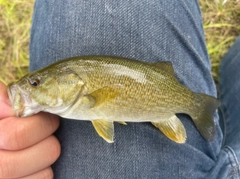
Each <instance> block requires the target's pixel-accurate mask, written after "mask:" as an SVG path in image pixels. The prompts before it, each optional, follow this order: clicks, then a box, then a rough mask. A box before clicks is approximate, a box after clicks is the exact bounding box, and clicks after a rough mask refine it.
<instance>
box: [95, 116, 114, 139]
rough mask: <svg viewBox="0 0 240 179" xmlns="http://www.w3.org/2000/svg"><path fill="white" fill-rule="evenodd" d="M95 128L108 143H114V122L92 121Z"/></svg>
mask: <svg viewBox="0 0 240 179" xmlns="http://www.w3.org/2000/svg"><path fill="white" fill-rule="evenodd" d="M92 124H93V127H94V128H95V130H96V131H97V133H98V135H100V136H101V137H102V138H103V139H104V140H106V141H107V142H108V143H113V137H114V125H113V122H111V121H107V120H94V121H92Z"/></svg>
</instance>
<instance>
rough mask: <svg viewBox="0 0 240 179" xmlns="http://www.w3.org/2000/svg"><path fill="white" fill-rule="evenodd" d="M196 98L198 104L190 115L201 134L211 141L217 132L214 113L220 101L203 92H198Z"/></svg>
mask: <svg viewBox="0 0 240 179" xmlns="http://www.w3.org/2000/svg"><path fill="white" fill-rule="evenodd" d="M195 99H196V100H195V103H197V104H196V105H194V109H193V111H191V114H190V116H191V117H192V120H193V122H194V123H195V125H196V127H197V129H198V130H199V132H200V133H201V135H202V136H203V137H204V138H205V139H206V140H207V141H211V140H213V138H214V136H215V132H216V131H215V130H216V129H215V123H214V119H213V115H214V112H215V111H216V109H217V108H218V106H219V105H220V102H219V101H218V100H217V99H216V98H214V97H212V96H208V95H206V94H201V93H196V94H195Z"/></svg>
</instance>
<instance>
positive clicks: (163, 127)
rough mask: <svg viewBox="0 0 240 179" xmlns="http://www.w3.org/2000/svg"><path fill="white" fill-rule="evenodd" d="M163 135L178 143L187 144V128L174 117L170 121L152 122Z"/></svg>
mask: <svg viewBox="0 0 240 179" xmlns="http://www.w3.org/2000/svg"><path fill="white" fill-rule="evenodd" d="M152 124H153V125H154V126H156V127H157V128H158V129H159V130H160V131H162V133H164V134H165V135H166V136H167V137H168V138H169V139H171V140H173V141H175V142H177V143H185V141H186V138H187V135H186V130H185V127H184V126H183V124H182V122H181V121H180V120H179V119H178V118H177V116H175V115H173V116H171V117H170V118H168V119H165V120H160V121H157V122H152Z"/></svg>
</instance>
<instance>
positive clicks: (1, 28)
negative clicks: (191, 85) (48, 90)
mask: <svg viewBox="0 0 240 179" xmlns="http://www.w3.org/2000/svg"><path fill="white" fill-rule="evenodd" d="M224 1H226V2H225V3H224V4H223V2H224ZM33 3H34V0H0V67H1V68H0V80H1V81H3V82H4V83H6V84H7V83H9V82H11V81H13V80H16V79H19V78H20V77H21V76H23V75H24V74H25V73H27V71H28V65H29V62H28V59H29V52H28V45H29V38H30V27H31V16H32V11H33ZM200 5H201V9H202V14H203V22H204V29H205V35H206V41H207V48H208V52H209V55H210V58H211V63H212V75H213V77H214V80H215V82H216V83H218V67H219V63H220V61H221V59H222V56H223V55H224V53H226V51H227V49H228V48H229V47H230V46H231V44H232V43H233V41H234V39H235V38H236V37H237V36H238V35H240V1H239V0H200Z"/></svg>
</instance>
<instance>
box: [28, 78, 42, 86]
mask: <svg viewBox="0 0 240 179" xmlns="http://www.w3.org/2000/svg"><path fill="white" fill-rule="evenodd" d="M28 83H29V84H30V85H31V86H33V87H37V86H38V85H39V84H40V80H39V79H28Z"/></svg>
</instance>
